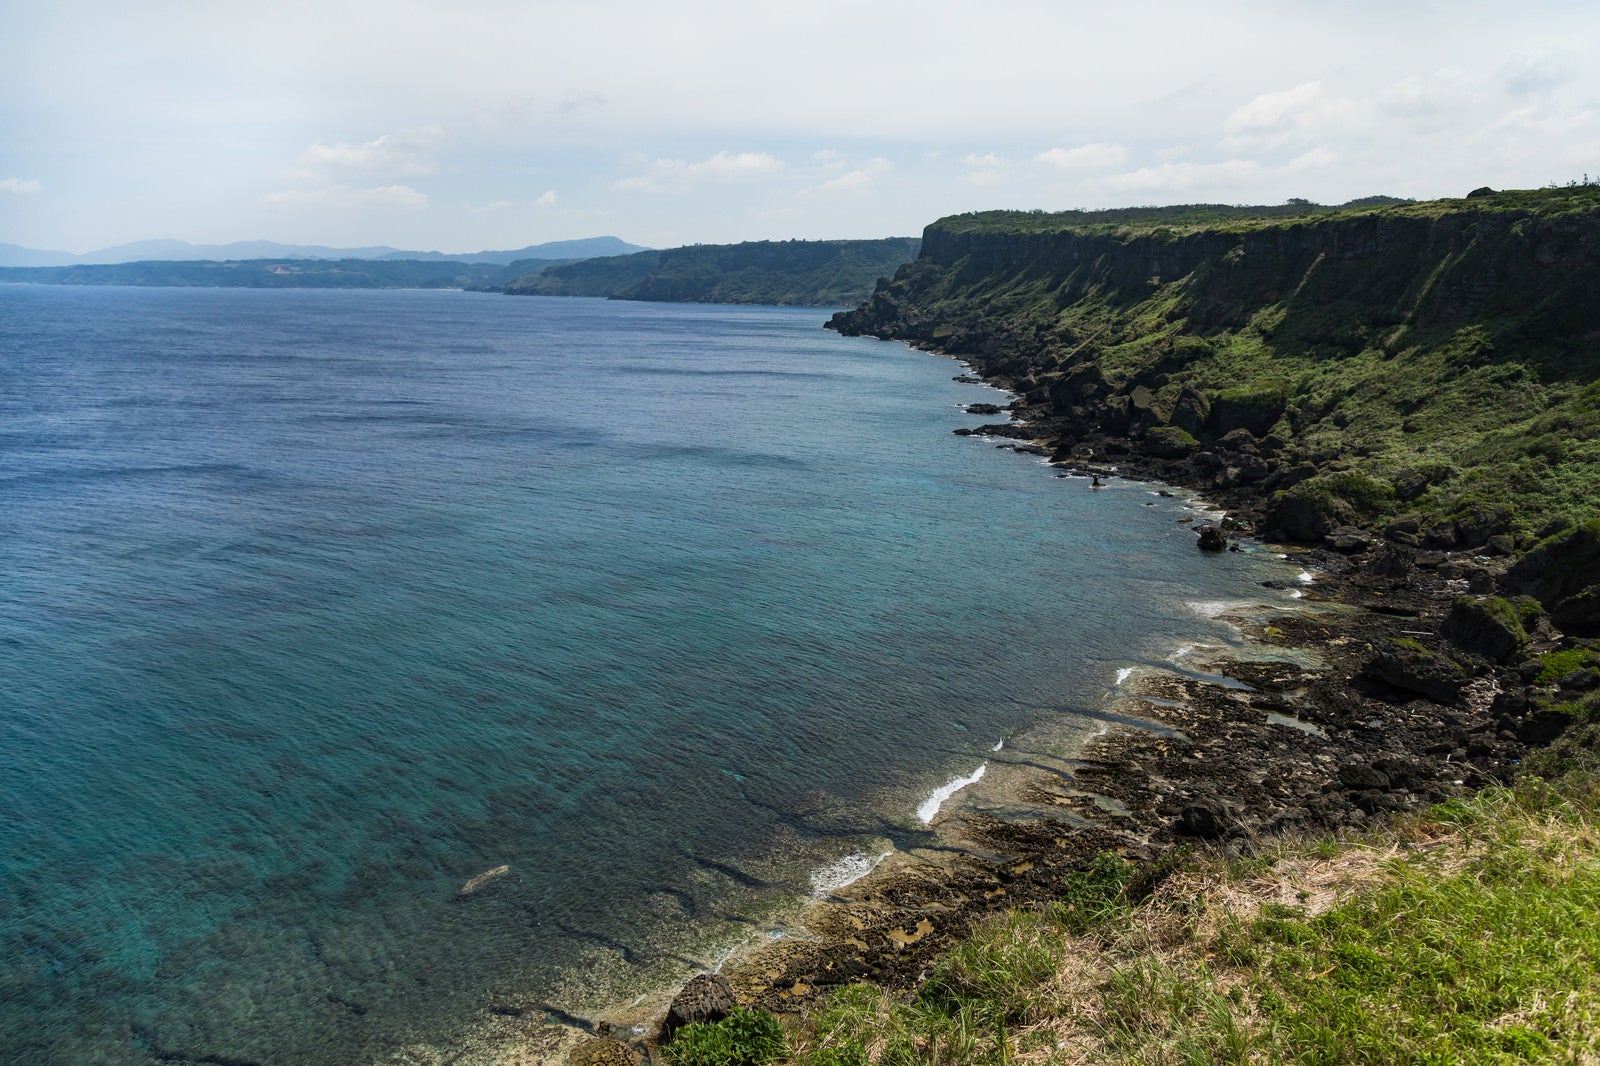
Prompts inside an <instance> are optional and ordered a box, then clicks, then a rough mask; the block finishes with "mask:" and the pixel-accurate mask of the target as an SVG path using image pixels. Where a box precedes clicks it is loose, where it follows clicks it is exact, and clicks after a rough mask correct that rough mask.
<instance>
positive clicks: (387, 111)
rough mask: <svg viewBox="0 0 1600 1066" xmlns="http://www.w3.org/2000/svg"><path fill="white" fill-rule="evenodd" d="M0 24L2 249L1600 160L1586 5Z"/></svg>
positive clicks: (565, 13)
mask: <svg viewBox="0 0 1600 1066" xmlns="http://www.w3.org/2000/svg"><path fill="white" fill-rule="evenodd" d="M0 13H3V14H4V17H5V25H6V29H7V32H6V34H5V35H4V37H3V39H0V59H3V64H0V69H3V73H0V89H3V92H0V121H3V122H4V125H5V128H6V130H7V137H6V138H5V139H4V141H3V143H0V242H5V243H10V244H16V245H21V246H23V247H27V248H32V249H40V250H49V251H63V252H68V253H73V254H82V253H85V252H89V251H96V250H100V249H104V248H109V247H114V246H117V245H121V244H127V243H131V242H134V241H142V240H152V239H175V240H182V241H187V242H190V243H193V244H201V245H205V244H218V245H221V244H229V243H234V242H239V241H272V242H276V243H281V244H302V245H323V246H329V247H367V246H375V245H386V246H390V247H394V248H401V249H417V250H437V251H440V252H444V253H447V254H459V253H465V252H475V251H481V250H486V249H509V248H520V247H524V246H527V245H533V244H542V243H547V242H550V241H558V240H573V239H583V238H588V237H594V236H598V235H616V236H619V237H621V238H622V239H624V240H626V241H629V242H632V243H635V244H640V245H646V246H651V247H674V246H678V245H684V244H693V243H696V242H702V243H735V242H738V241H744V240H762V239H774V240H781V239H789V238H799V239H825V238H876V237H886V236H904V235H914V234H916V233H920V232H921V230H922V227H923V226H924V225H926V224H927V223H928V222H930V221H932V220H933V219H935V218H938V217H941V216H944V215H949V214H954V213H959V212H962V211H969V210H985V209H992V208H1017V209H1033V208H1041V209H1045V210H1061V209H1067V208H1089V209H1094V208H1106V207H1125V206H1132V205H1142V204H1152V205H1154V204H1170V203H1185V202H1196V201H1205V202H1225V203H1281V202H1283V201H1284V200H1286V199H1288V198H1290V197H1304V198H1307V199H1311V200H1315V201H1317V202H1321V203H1342V202H1344V201H1346V200H1350V199H1353V198H1357V197H1362V196H1368V195H1374V194H1385V195H1391V196H1401V197H1409V198H1415V199H1432V198H1436V197H1440V196H1459V195H1462V194H1464V193H1465V192H1467V191H1468V190H1470V189H1472V188H1474V187H1477V186H1480V185H1491V186H1494V187H1496V188H1528V187H1537V186H1541V185H1545V184H1548V183H1550V182H1557V183H1565V182H1566V181H1569V180H1575V179H1581V178H1582V177H1583V175H1584V174H1585V173H1590V174H1593V173H1596V172H1600V72H1597V71H1596V70H1595V69H1594V67H1593V65H1592V64H1589V63H1587V62H1586V61H1585V58H1586V57H1585V56H1584V54H1583V50H1582V47H1583V42H1586V41H1592V40H1596V39H1600V10H1595V9H1593V8H1592V6H1591V5H1584V4H1579V3H1550V2H1547V3H1534V4H1531V5H1524V6H1523V7H1520V8H1517V9H1514V10H1513V9H1510V8H1507V7H1506V6H1504V5H1493V4H1488V3H1467V4H1454V5H1450V6H1445V5H1442V4H1437V3H1431V2H1430V3H1421V4H1409V5H1395V4H1385V5H1382V6H1380V5H1377V4H1374V3H1370V2H1358V3H1354V4H1345V5H1327V4H1310V3H1305V2H1302V0H1283V2H1277V3H1267V2H1265V0H1227V2H1225V3H1223V4H1220V5H1209V6H1205V7H1195V6H1193V5H1180V4H1176V3H1173V2H1171V0H1160V2H1157V0H1146V2H1142V3H1131V4H1127V5H1121V6H1118V7H1117V8H1116V9H1115V10H1112V9H1109V8H1105V7H1099V6H1093V7H1091V6H1088V5H1082V4H1076V5H1074V4H1066V5H1062V4H1043V3H1035V2H1021V0H1001V2H999V3H991V4H986V5H984V6H983V7H982V8H981V9H978V8H973V7H970V6H968V5H963V4H952V3H942V4H941V3H935V4H931V5H930V4H926V3H922V4H915V5H913V4H909V3H902V2H897V0H887V2H885V3H881V4H876V5H872V6H870V7H866V8H863V7H860V6H858V5H845V4H842V3H837V2H834V0H821V2H817V3H811V4H808V5H806V6H805V7H804V8H800V7H795V6H788V5H784V6H774V5H768V6H763V7H760V8H751V7H748V6H746V5H737V4H732V3H726V2H723V0H715V2H712V0H703V2H697V3H689V4H687V5H677V6H674V7H671V8H662V7H660V6H658V5H642V4H639V3H637V2H636V0H613V2H609V3H608V2H600V3H595V4H590V5H584V6H583V7H581V8H573V7H569V6H566V5H552V4H548V3H511V2H504V0H476V2H471V3H464V4H445V3H443V2H441V0H406V2H402V3H398V4H394V5H389V6H386V7H385V8H384V9H383V12H382V17H381V19H380V18H377V17H375V16H374V14H373V11H372V9H370V8H369V7H367V6H366V5H356V4H351V3H334V4H315V5H313V4H310V3H299V2H288V3H284V4H278V5H272V6H271V7H269V8H260V9H244V8H238V7H221V8H219V7H216V6H214V5H201V4H196V3H191V2H186V0H153V2H151V3H148V4H140V5H137V6H129V5H122V4H113V3H106V2H100V0H89V2H87V3H80V4H74V5H69V6H67V7H63V8H50V7H46V6H41V5H33V4H25V3H21V2H19V0H0ZM67 72H70V73H67Z"/></svg>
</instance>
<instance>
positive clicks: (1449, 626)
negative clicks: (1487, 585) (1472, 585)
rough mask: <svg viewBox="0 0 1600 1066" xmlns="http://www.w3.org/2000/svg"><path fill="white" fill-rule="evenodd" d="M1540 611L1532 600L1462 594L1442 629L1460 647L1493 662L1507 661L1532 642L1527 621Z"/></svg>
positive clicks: (1535, 616) (1452, 606) (1446, 616)
mask: <svg viewBox="0 0 1600 1066" xmlns="http://www.w3.org/2000/svg"><path fill="white" fill-rule="evenodd" d="M1538 614H1539V608H1538V604H1537V603H1535V602H1534V601H1532V600H1526V599H1525V600H1521V601H1511V600H1506V599H1502V598H1501V597H1499V596H1487V597H1484V598H1483V599H1475V598H1474V597H1471V596H1462V597H1460V598H1459V599H1457V600H1456V602H1455V603H1454V604H1452V605H1451V607H1450V613H1449V614H1447V615H1445V618H1444V623H1443V624H1442V625H1441V626H1440V632H1442V633H1443V634H1444V635H1445V637H1446V638H1448V639H1449V640H1450V642H1451V643H1452V644H1454V645H1455V646H1456V647H1458V648H1462V649H1464V650H1466V651H1470V652H1473V653H1475V654H1477V655H1481V656H1483V657H1484V658H1485V659H1488V660H1489V661H1490V662H1496V663H1507V662H1510V661H1512V659H1513V658H1514V657H1515V656H1516V655H1517V653H1518V652H1520V651H1521V650H1522V648H1523V646H1524V645H1526V644H1527V643H1528V631H1527V629H1526V628H1525V625H1526V623H1527V622H1529V621H1532V620H1534V619H1536V618H1537V617H1538Z"/></svg>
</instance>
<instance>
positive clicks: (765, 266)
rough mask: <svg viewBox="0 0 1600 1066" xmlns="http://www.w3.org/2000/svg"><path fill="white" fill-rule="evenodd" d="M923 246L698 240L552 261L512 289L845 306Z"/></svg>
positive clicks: (909, 242)
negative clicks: (676, 245)
mask: <svg viewBox="0 0 1600 1066" xmlns="http://www.w3.org/2000/svg"><path fill="white" fill-rule="evenodd" d="M918 245H919V242H918V240H917V239H916V238H914V237H892V238H887V239H884V240H872V241H751V242H746V243H744V244H696V245H690V246H688V247H684V248H671V249H667V250H665V251H660V252H639V253H636V254H634V255H623V256H610V257H607V258H603V259H588V260H584V261H582V262H578V263H569V264H566V265H564V266H557V267H551V268H549V269H547V270H542V271H539V272H537V273H534V274H530V275H527V276H525V277H520V278H517V279H515V280H513V281H511V282H510V283H508V284H507V285H506V286H505V291H506V292H508V293H513V294H520V295H535V296H607V297H610V298H612V299H617V300H657V301H669V302H679V303H746V304H779V305H781V304H791V305H798V306H806V307H840V306H845V305H849V304H855V303H859V302H861V301H862V300H863V299H865V298H866V297H867V296H868V295H869V294H870V293H871V292H872V288H873V285H874V284H876V282H877V281H878V280H879V279H880V278H883V277H887V276H888V275H890V274H892V273H894V271H895V270H896V269H897V268H899V267H900V266H901V264H903V263H905V262H907V261H909V260H911V259H912V258H914V257H915V256H916V254H917V248H918Z"/></svg>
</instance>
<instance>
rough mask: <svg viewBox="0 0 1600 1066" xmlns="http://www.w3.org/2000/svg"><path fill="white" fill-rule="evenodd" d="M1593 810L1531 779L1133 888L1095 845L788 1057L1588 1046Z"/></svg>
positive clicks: (1256, 1059) (1593, 937) (1594, 936)
mask: <svg viewBox="0 0 1600 1066" xmlns="http://www.w3.org/2000/svg"><path fill="white" fill-rule="evenodd" d="M1597 815H1600V781H1597V780H1596V779H1595V778H1593V777H1589V776H1582V777H1571V778H1568V779H1567V780H1565V781H1564V782H1563V783H1562V784H1560V785H1559V786H1553V785H1548V784H1545V783H1543V782H1541V781H1538V780H1536V779H1534V780H1529V781H1527V782H1525V783H1523V784H1521V785H1519V786H1518V787H1517V788H1516V789H1515V790H1496V791H1491V792H1485V793H1483V794H1480V795H1479V796H1477V797H1475V798H1474V799H1472V800H1470V801H1466V802H1462V803H1459V804H1451V805H1448V806H1446V807H1443V808H1439V809H1436V810H1435V811H1433V812H1431V813H1430V814H1429V815H1427V816H1419V817H1415V818H1412V819H1410V820H1407V821H1404V822H1401V823H1398V824H1396V825H1395V826H1393V827H1391V828H1389V829H1386V830H1384V831H1383V832H1382V833H1381V834H1380V835H1377V836H1374V837H1372V838H1367V839H1361V840H1351V841H1338V842H1335V841H1323V842H1316V843H1300V844H1292V845H1290V844H1285V845H1281V846H1280V848H1279V850H1278V851H1277V852H1276V853H1274V854H1272V855H1271V856H1268V857H1264V858H1263V857H1258V858H1255V859H1251V860H1245V861H1239V860H1235V861H1232V862H1224V861H1222V860H1218V859H1206V858H1201V859H1197V860H1196V861H1195V862H1193V863H1192V864H1191V865H1190V866H1189V867H1188V868H1186V869H1185V870H1184V871H1182V872H1180V873H1177V874H1174V875H1173V876H1171V877H1169V878H1168V879H1167V880H1166V881H1165V882H1164V883H1163V884H1162V885H1161V886H1160V887H1159V888H1158V890H1157V891H1156V893H1155V894H1154V895H1153V896H1152V897H1151V898H1149V899H1148V900H1146V901H1144V902H1143V903H1140V904H1138V905H1137V906H1134V905H1130V904H1129V903H1128V902H1127V893H1126V892H1125V890H1124V889H1125V886H1126V882H1127V871H1126V869H1125V868H1124V867H1122V865H1121V864H1120V863H1119V862H1117V861H1116V860H1115V859H1112V858H1107V859H1105V860H1103V861H1102V863H1101V864H1099V865H1098V866H1097V867H1096V868H1095V869H1093V870H1091V871H1089V872H1088V873H1086V874H1084V875H1080V877H1079V878H1077V879H1075V880H1074V881H1073V882H1072V883H1069V884H1067V885H1065V886H1063V890H1064V891H1063V898H1062V899H1061V900H1059V901H1058V902H1056V903H1054V904H1052V905H1049V906H1047V907H1039V908H1034V909H1030V910H1025V911H1018V912H1013V913H1011V914H1007V915H1004V916H1001V917H999V918H997V919H995V920H994V921H993V922H991V923H990V924H989V925H988V926H986V927H985V928H983V929H982V930H980V931H979V932H978V933H976V934H975V935H974V936H973V937H971V938H970V939H969V940H968V941H967V942H966V943H964V944H963V945H961V946H960V947H959V948H957V949H956V950H955V951H953V952H952V953H951V954H949V955H948V956H946V957H945V958H944V959H943V960H942V961H941V962H940V963H939V965H938V966H937V967H936V968H935V969H934V971H933V972H932V973H931V974H930V976H929V978H928V979H927V981H926V982H925V983H924V984H923V986H922V987H921V989H920V990H919V991H918V992H917V993H916V994H915V995H914V996H913V997H911V998H910V999H908V1000H899V999H896V998H894V997H892V996H890V995H887V994H885V993H884V992H882V991H880V990H878V989H875V988H871V987H867V986H857V987H852V988H847V989H843V990H840V991H839V992H836V993H835V994H834V995H833V996H832V997H831V998H830V999H829V1000H828V1001H827V1002H826V1003H825V1004H823V1005H822V1006H820V1007H819V1008H818V1009H816V1010H815V1011H813V1012H812V1013H811V1014H809V1015H808V1016H807V1017H805V1018H803V1019H801V1020H800V1022H799V1024H798V1025H796V1026H794V1027H793V1031H792V1032H791V1033H790V1038H791V1039H790V1048H791V1050H790V1051H789V1052H788V1054H789V1056H790V1058H789V1061H792V1062H796V1063H801V1064H809V1066H845V1064H849V1066H866V1064H885V1066H902V1064H904V1066H909V1064H913V1063H952V1064H953V1063H1024V1062H1027V1063H1078V1062H1106V1063H1230V1062H1238V1063H1278V1062H1285V1063H1288V1062H1293V1063H1330V1064H1332V1063H1379V1062H1381V1063H1495V1062H1527V1061H1539V1062H1600V825H1597V817H1596V816H1597ZM770 1054H771V1055H772V1057H771V1058H767V1059H764V1060H758V1059H753V1058H752V1059H745V1060H738V1059H730V1060H728V1061H773V1060H774V1059H775V1058H776V1057H778V1055H780V1054H782V1053H781V1052H779V1051H778V1050H777V1049H775V1048H773V1049H770Z"/></svg>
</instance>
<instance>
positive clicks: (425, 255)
mask: <svg viewBox="0 0 1600 1066" xmlns="http://www.w3.org/2000/svg"><path fill="white" fill-rule="evenodd" d="M647 250H648V249H646V248H645V247H644V246H643V245H639V244H629V243H628V242H627V241H625V240H622V239H621V238H620V237H587V238H584V239H583V240H576V241H547V242H546V243H544V244H532V245H529V246H528V247H526V248H516V249H510V250H506V251H486V252H471V253H463V254H461V255H446V254H445V253H444V252H408V251H403V250H401V249H399V248H390V247H388V246H387V245H379V246H378V247H375V248H327V247H323V246H321V245H315V244H278V243H277V242H275V241H235V242H233V243H232V244H190V243H189V242H188V241H175V240H154V241H135V242H133V243H132V244H119V245H117V246H116V247H115V248H102V249H100V250H99V251H97V252H85V253H84V254H83V255H74V254H72V253H71V252H50V251H41V250H39V249H35V248H24V247H22V246H21V245H17V244H4V243H0V267H54V266H84V265H87V264H92V263H136V262H151V261H156V260H181V261H195V260H202V259H209V260H240V259H379V260H382V259H404V260H408V261H412V262H440V261H446V260H449V261H454V262H461V263H495V264H498V265H500V266H507V265H509V264H511V263H514V262H516V261H517V260H519V259H593V258H595V257H596V256H606V255H628V254H630V253H632V252H643V251H647Z"/></svg>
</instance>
